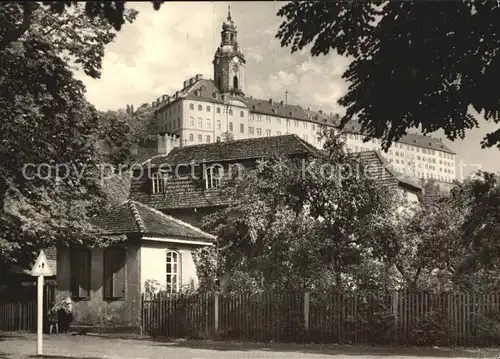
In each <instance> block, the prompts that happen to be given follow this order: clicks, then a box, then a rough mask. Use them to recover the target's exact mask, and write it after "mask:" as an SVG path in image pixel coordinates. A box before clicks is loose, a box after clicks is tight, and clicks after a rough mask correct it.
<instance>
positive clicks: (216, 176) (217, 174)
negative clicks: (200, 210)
mask: <svg viewBox="0 0 500 359" xmlns="http://www.w3.org/2000/svg"><path fill="white" fill-rule="evenodd" d="M222 174H223V173H222V172H221V171H220V167H218V166H211V167H207V168H206V169H205V174H204V176H205V188H206V189H216V188H219V187H220V184H221V180H222V178H221V176H222ZM171 177H172V174H171V173H161V172H155V173H153V175H152V178H151V192H152V193H153V194H157V193H165V190H166V188H167V184H168V181H169V180H170V179H171Z"/></svg>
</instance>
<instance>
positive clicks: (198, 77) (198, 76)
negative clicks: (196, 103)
mask: <svg viewBox="0 0 500 359" xmlns="http://www.w3.org/2000/svg"><path fill="white" fill-rule="evenodd" d="M195 78H196V81H198V80H201V79H202V78H203V75H202V74H197V75H196V77H195Z"/></svg>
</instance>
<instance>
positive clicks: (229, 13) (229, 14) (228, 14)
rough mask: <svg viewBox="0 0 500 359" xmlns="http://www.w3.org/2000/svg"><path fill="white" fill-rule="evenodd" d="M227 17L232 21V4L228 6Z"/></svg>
mask: <svg viewBox="0 0 500 359" xmlns="http://www.w3.org/2000/svg"><path fill="white" fill-rule="evenodd" d="M227 19H228V20H229V21H231V5H228V6H227Z"/></svg>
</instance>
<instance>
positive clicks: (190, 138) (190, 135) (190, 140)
mask: <svg viewBox="0 0 500 359" xmlns="http://www.w3.org/2000/svg"><path fill="white" fill-rule="evenodd" d="M193 141H194V136H193V134H192V133H190V134H189V142H193Z"/></svg>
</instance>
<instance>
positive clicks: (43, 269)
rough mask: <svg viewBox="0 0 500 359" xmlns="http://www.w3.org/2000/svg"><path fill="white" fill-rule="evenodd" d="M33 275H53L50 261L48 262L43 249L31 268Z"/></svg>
mask: <svg viewBox="0 0 500 359" xmlns="http://www.w3.org/2000/svg"><path fill="white" fill-rule="evenodd" d="M31 275H32V276H35V277H39V276H41V275H43V276H46V277H50V276H51V275H52V271H51V270H50V267H49V263H48V262H47V257H46V256H45V252H44V251H43V249H42V250H41V251H40V254H39V255H38V258H37V259H36V262H35V264H34V265H33V268H32V269H31Z"/></svg>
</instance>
